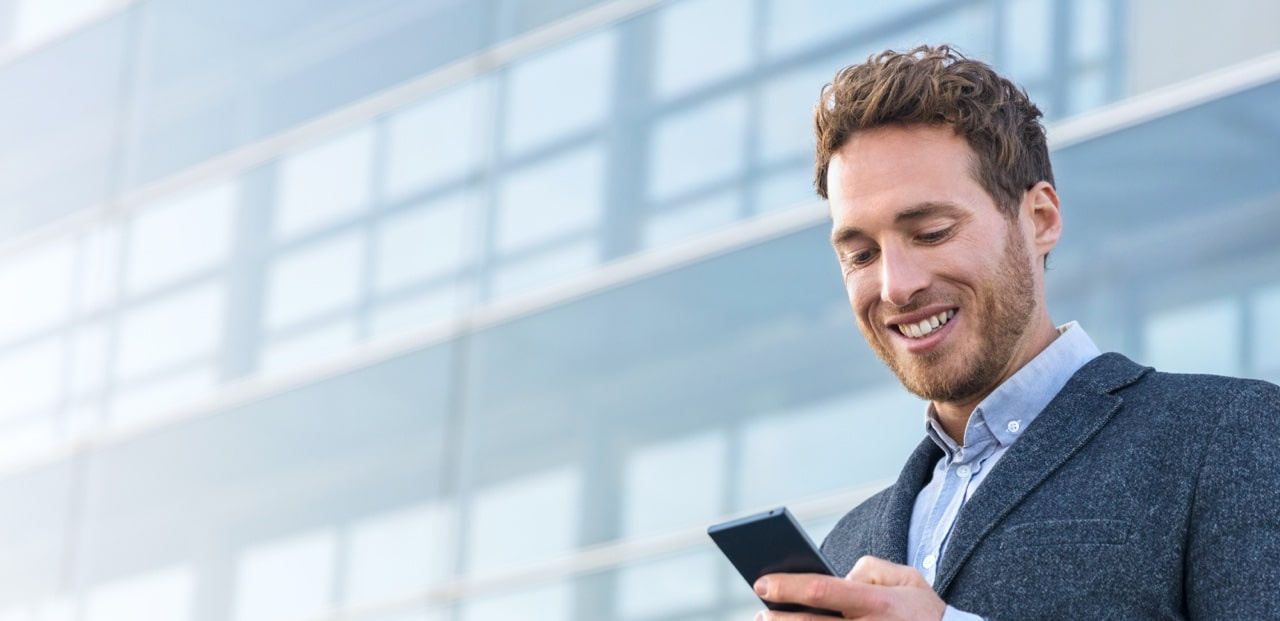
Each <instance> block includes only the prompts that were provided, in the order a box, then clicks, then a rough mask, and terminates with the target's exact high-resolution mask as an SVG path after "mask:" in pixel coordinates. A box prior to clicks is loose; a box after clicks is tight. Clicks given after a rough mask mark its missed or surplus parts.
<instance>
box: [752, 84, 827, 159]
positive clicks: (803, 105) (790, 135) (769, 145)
mask: <svg viewBox="0 0 1280 621" xmlns="http://www.w3.org/2000/svg"><path fill="white" fill-rule="evenodd" d="M840 62H841V60H836V59H830V60H828V61H826V62H822V63H816V64H814V65H812V66H810V67H806V68H803V69H800V70H797V71H792V72H790V73H787V74H784V75H782V76H780V77H777V78H774V79H773V80H770V81H769V82H767V83H765V85H764V86H763V92H762V94H761V95H762V96H761V101H760V105H761V116H760V121H759V122H760V147H759V148H760V159H761V161H762V162H764V163H773V162H777V161H780V160H784V159H790V158H796V157H804V158H805V159H807V160H809V161H812V160H813V152H814V147H815V144H814V137H813V107H814V105H815V104H817V102H818V94H819V92H820V90H821V88H822V85H823V84H826V83H827V82H830V81H831V78H832V76H833V75H835V70H836V68H838V67H839V66H840V64H839V63H840ZM843 62H849V61H848V59H843Z"/></svg>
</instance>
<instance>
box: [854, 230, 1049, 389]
mask: <svg viewBox="0 0 1280 621" xmlns="http://www.w3.org/2000/svg"><path fill="white" fill-rule="evenodd" d="M1008 229H1009V233H1008V235H1006V236H1005V251H1004V256H1003V257H1002V259H1001V261H1000V265H999V266H998V267H997V269H996V272H995V274H994V275H993V277H992V278H989V279H987V280H986V281H985V282H983V283H982V286H981V288H980V289H979V295H980V296H981V298H980V299H979V300H978V305H977V308H966V309H963V310H964V311H965V313H966V314H967V315H968V316H967V317H965V318H964V319H965V321H983V325H982V327H983V328H984V329H985V330H984V332H983V333H982V335H981V337H982V341H981V343H980V344H979V345H980V346H979V348H978V351H977V352H975V354H974V358H973V359H972V360H970V361H968V362H969V364H970V368H969V370H968V371H967V372H963V373H960V372H957V373H947V372H946V370H945V369H943V368H941V367H940V366H939V365H940V364H941V362H942V359H943V358H944V356H945V354H944V353H943V352H940V351H937V350H933V351H929V352H926V353H924V354H921V355H920V356H918V360H917V361H915V362H914V363H912V364H910V365H907V364H903V361H901V360H898V359H897V358H895V357H894V356H893V354H892V350H891V349H890V348H889V346H888V344H887V343H884V342H881V341H880V340H879V339H873V338H868V339H867V342H869V343H871V346H872V349H875V351H876V355H878V356H879V357H880V359H881V360H883V361H884V363H885V364H886V365H887V366H888V367H889V369H890V370H892V371H893V373H894V375H897V376H898V381H900V382H902V385H903V386H904V387H906V389H907V390H908V391H910V392H911V393H913V394H915V395H916V396H919V397H920V398H922V399H925V400H927V401H933V402H940V403H956V402H964V401H967V400H969V399H971V398H973V397H975V396H977V395H980V394H982V393H984V392H987V391H990V390H992V389H994V388H995V385H996V383H997V382H999V381H1000V380H1001V376H1002V375H1003V373H1004V370H1005V368H1006V367H1007V366H1008V364H1009V361H1010V360H1011V359H1012V358H1013V356H1014V352H1015V351H1017V348H1018V343H1019V341H1021V339H1022V336H1023V335H1024V334H1026V332H1027V330H1028V329H1029V328H1030V326H1031V318H1032V314H1033V313H1034V312H1035V309H1036V298H1035V274H1034V273H1033V272H1032V269H1031V265H1030V261H1029V256H1028V254H1027V245H1026V242H1025V241H1024V240H1023V239H1022V236H1021V235H1020V233H1021V230H1020V229H1019V227H1018V226H1016V224H1015V223H1012V222H1010V223H1009V226H1008ZM923 305H924V303H922V304H920V305H913V306H923ZM901 310H902V312H910V311H911V310H912V309H911V308H910V307H907V308H905V309H901ZM984 315H985V317H984ZM889 329H891V330H892V329H893V328H889ZM868 336H870V335H868ZM953 355H954V354H953Z"/></svg>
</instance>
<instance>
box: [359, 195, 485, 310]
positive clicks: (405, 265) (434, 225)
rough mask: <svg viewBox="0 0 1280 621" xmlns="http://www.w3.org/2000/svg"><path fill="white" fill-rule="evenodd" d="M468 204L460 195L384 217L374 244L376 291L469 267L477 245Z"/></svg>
mask: <svg viewBox="0 0 1280 621" xmlns="http://www.w3.org/2000/svg"><path fill="white" fill-rule="evenodd" d="M473 200H474V199H473V198H472V196H471V195H470V194H467V193H461V192H460V193H457V194H453V195H450V196H447V197H444V198H441V199H437V200H433V201H431V202H429V203H426V204H423V205H420V206H417V207H414V208H412V209H408V210H405V211H402V212H398V213H396V214H394V215H390V216H387V217H386V218H385V219H384V220H383V221H382V223H381V224H379V225H378V228H377V232H376V238H375V240H374V244H376V246H377V263H376V264H375V272H374V284H375V286H376V287H377V289H378V291H382V292H386V291H393V290H395V289H399V288H402V287H405V286H407V285H412V284H415V283H418V282H421V281H423V280H426V279H428V278H433V277H439V276H444V275H446V274H450V273H453V272H456V271H458V270H459V269H460V268H462V267H463V266H464V265H465V264H468V263H470V262H471V261H472V258H473V254H474V253H475V250H476V246H477V245H478V243H479V239H478V235H477V233H478V231H477V224H476V222H475V218H474V214H475V209H474V203H473Z"/></svg>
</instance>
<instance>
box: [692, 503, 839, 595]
mask: <svg viewBox="0 0 1280 621" xmlns="http://www.w3.org/2000/svg"><path fill="white" fill-rule="evenodd" d="M707 534H708V535H710V536H711V539H712V540H713V541H715V542H716V545H717V546H720V551H721V552H724V555H725V556H727V557H728V558H729V561H730V562H731V563H733V566H734V567H736V568H737V569H738V573H740V574H742V577H743V578H744V579H745V580H746V581H747V584H748V585H753V584H755V582H756V580H757V579H759V578H760V576H763V575H765V574H774V573H793V574H825V575H828V576H834V575H836V572H835V570H834V569H832V568H831V564H830V563H828V562H827V559H826V558H823V556H822V553H821V552H819V551H818V548H817V546H814V545H813V541H812V540H810V539H809V535H806V534H805V532H804V529H802V528H800V523H799V522H796V519H795V518H794V517H792V515H791V512H790V511H787V508H786V507H778V508H777V509H773V510H772V511H765V512H764V513H757V514H756V515H749V516H747V517H744V518H739V519H736V520H730V521H728V522H724V523H723V524H715V525H712V526H711V527H709V528H707ZM760 601H763V602H764V605H765V606H767V607H768V608H769V609H770V610H781V611H785V612H808V613H812V614H819V615H828V616H832V617H840V616H842V615H841V614H840V613H838V612H835V611H833V610H823V609H821V608H813V607H810V606H802V605H800V604H779V603H774V602H769V601H765V600H763V599H762V600H760Z"/></svg>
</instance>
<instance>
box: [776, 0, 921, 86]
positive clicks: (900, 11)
mask: <svg viewBox="0 0 1280 621" xmlns="http://www.w3.org/2000/svg"><path fill="white" fill-rule="evenodd" d="M932 4H938V2H937V0H899V1H897V2H848V1H847V0H769V3H768V5H767V6H768V9H767V10H768V19H767V20H766V23H767V24H768V25H769V26H768V30H767V31H766V38H765V41H766V43H765V46H766V48H767V49H768V52H769V54H770V55H780V54H786V53H790V52H794V51H798V50H801V49H804V48H807V47H811V46H815V45H819V44H821V43H823V42H825V41H828V40H831V39H834V38H837V37H840V36H847V35H848V34H849V33H850V32H866V31H871V30H872V29H876V30H881V31H882V30H883V28H876V27H877V26H880V25H881V24H883V23H884V22H887V21H889V20H892V19H894V18H898V17H901V16H903V15H905V14H907V13H910V12H913V11H918V10H919V9H920V8H921V7H924V6H926V5H932ZM864 60H866V56H865V55H862V56H856V57H851V58H848V59H846V60H845V61H844V64H849V63H855V62H862V61H864ZM831 69H832V72H834V71H835V69H836V65H832V67H831ZM828 79H829V78H828ZM815 100H816V97H815Z"/></svg>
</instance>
